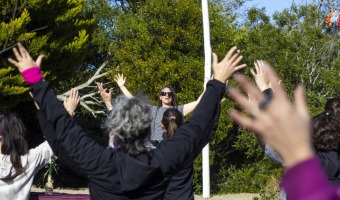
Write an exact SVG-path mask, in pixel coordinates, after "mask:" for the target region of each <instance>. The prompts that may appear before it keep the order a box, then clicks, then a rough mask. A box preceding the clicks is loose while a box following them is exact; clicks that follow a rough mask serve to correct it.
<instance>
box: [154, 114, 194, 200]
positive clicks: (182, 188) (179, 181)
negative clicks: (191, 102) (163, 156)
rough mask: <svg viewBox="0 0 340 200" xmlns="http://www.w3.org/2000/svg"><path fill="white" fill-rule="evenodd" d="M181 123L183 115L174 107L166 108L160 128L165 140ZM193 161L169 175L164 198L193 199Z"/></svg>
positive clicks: (170, 199)
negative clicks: (169, 178)
mask: <svg viewBox="0 0 340 200" xmlns="http://www.w3.org/2000/svg"><path fill="white" fill-rule="evenodd" d="M182 124H183V115H182V113H181V112H180V111H179V110H178V109H176V108H169V109H167V110H166V111H165V112H164V114H163V117H162V121H161V128H162V129H163V130H164V136H165V141H164V140H163V143H166V141H167V140H168V139H170V138H171V137H172V136H173V135H174V134H176V133H177V130H178V128H180V127H181V125H182ZM192 179H193V162H189V163H187V164H186V165H184V166H183V168H182V169H181V170H179V171H178V172H177V173H176V174H175V175H174V176H172V177H171V180H170V182H169V185H168V187H167V188H166V192H165V195H164V199H166V200H175V199H176V200H179V199H183V200H189V199H194V193H193V187H192Z"/></svg>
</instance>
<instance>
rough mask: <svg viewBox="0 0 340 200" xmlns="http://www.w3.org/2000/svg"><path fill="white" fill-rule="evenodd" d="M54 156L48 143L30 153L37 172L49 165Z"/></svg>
mask: <svg viewBox="0 0 340 200" xmlns="http://www.w3.org/2000/svg"><path fill="white" fill-rule="evenodd" d="M53 155H54V154H53V151H52V149H51V147H50V145H49V144H48V143H47V141H45V142H43V143H41V144H40V145H39V146H37V147H36V148H34V149H31V150H30V151H29V159H30V161H31V163H35V168H37V170H39V169H41V168H43V167H44V166H46V165H47V164H49V163H50V162H51V158H52V156H53Z"/></svg>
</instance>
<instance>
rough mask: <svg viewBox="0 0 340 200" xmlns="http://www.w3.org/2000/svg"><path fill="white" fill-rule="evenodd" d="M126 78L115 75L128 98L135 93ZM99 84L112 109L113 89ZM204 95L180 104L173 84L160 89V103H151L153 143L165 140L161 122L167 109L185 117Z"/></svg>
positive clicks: (104, 98) (105, 101)
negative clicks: (178, 112) (174, 110)
mask: <svg viewBox="0 0 340 200" xmlns="http://www.w3.org/2000/svg"><path fill="white" fill-rule="evenodd" d="M125 80H126V77H124V75H123V74H118V75H116V76H115V81H116V82H117V84H118V86H119V88H120V90H121V91H122V93H123V94H124V95H125V96H126V97H128V98H133V95H132V94H131V92H130V91H129V90H128V89H127V88H126V87H125ZM97 86H98V89H99V91H100V94H101V96H102V99H103V101H104V103H105V105H106V107H107V109H108V110H109V111H110V110H111V108H112V89H110V90H109V91H108V92H107V90H106V89H104V88H103V85H102V84H101V83H97ZM202 95H203V93H202V94H201V95H200V96H199V98H198V99H197V100H196V101H193V102H190V103H187V104H184V105H178V101H177V97H176V93H175V90H174V89H173V88H172V87H171V85H165V86H164V87H163V88H162V89H161V90H160V91H159V99H158V105H157V106H155V105H150V108H151V112H152V116H153V121H152V125H151V141H152V143H153V144H154V145H158V144H159V143H160V142H161V141H162V140H163V137H164V136H163V134H164V133H163V130H162V129H161V126H160V124H161V120H162V117H163V114H164V112H165V111H166V110H167V109H169V108H176V109H178V110H179V111H180V112H181V113H182V115H183V116H184V117H185V116H187V115H188V114H189V113H191V112H192V111H193V110H194V109H195V108H196V106H197V104H198V103H199V102H200V100H201V97H202Z"/></svg>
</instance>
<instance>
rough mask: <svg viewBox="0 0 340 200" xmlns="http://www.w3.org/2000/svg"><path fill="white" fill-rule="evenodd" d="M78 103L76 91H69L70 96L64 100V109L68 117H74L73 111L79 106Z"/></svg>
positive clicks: (78, 97) (78, 98)
mask: <svg viewBox="0 0 340 200" xmlns="http://www.w3.org/2000/svg"><path fill="white" fill-rule="evenodd" d="M79 101H80V96H79V93H78V91H77V90H75V89H71V91H70V96H68V97H67V98H65V100H64V107H65V109H66V111H67V112H68V114H69V115H70V116H73V115H74V111H75V110H76V108H77V106H78V104H79Z"/></svg>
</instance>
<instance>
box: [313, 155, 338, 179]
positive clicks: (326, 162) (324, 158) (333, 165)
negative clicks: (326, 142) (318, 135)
mask: <svg viewBox="0 0 340 200" xmlns="http://www.w3.org/2000/svg"><path fill="white" fill-rule="evenodd" d="M316 155H317V156H318V157H319V159H320V162H321V166H322V169H323V171H324V172H325V174H326V176H327V179H328V181H329V182H331V183H332V184H334V185H340V155H339V153H338V152H336V151H327V152H316Z"/></svg>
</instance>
